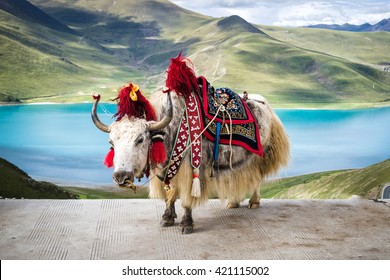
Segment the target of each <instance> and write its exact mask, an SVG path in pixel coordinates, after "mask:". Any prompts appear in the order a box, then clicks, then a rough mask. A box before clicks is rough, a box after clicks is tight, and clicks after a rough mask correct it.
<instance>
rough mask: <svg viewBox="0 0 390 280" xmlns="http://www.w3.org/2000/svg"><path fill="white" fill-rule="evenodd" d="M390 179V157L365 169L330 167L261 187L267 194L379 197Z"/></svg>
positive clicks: (280, 196) (312, 196) (280, 195)
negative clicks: (342, 169) (336, 168)
mask: <svg viewBox="0 0 390 280" xmlns="http://www.w3.org/2000/svg"><path fill="white" fill-rule="evenodd" d="M386 183H387V184H388V183H390V159H388V160H386V161H383V162H380V163H378V164H374V165H371V166H368V167H366V168H362V169H354V170H347V171H330V172H320V173H315V174H308V175H303V176H297V177H291V178H286V179H281V180H277V181H274V182H269V183H267V184H265V185H263V186H262V187H261V196H262V197H264V198H289V199H295V198H298V199H299V198H321V199H324V198H340V199H343V198H349V197H351V196H352V195H359V196H362V197H365V198H370V199H374V198H379V196H380V193H381V190H382V188H383V187H384V185H385V184H386Z"/></svg>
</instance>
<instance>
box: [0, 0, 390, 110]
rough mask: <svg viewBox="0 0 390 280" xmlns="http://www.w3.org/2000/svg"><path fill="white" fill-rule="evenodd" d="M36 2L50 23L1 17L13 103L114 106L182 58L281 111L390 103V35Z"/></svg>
mask: <svg viewBox="0 0 390 280" xmlns="http://www.w3.org/2000/svg"><path fill="white" fill-rule="evenodd" d="M19 1H23V0H18V1H17V2H19ZM8 2H10V1H8ZM11 2H12V1H11ZM31 3H33V4H34V5H36V6H37V7H38V8H40V9H41V10H42V11H43V12H45V13H47V19H45V17H44V16H42V15H41V14H40V16H39V21H36V20H35V21H33V20H31V17H27V16H24V15H23V13H22V12H20V14H17V13H16V14H12V15H11V14H10V13H7V12H5V11H1V10H0V56H1V58H2V59H1V62H0V69H1V72H0V98H3V99H4V100H12V98H17V99H20V100H22V101H27V102H31V101H60V102H66V101H84V100H90V97H89V96H90V93H91V92H92V91H98V92H100V93H102V94H103V95H104V96H103V98H106V97H107V98H108V97H110V96H112V95H115V94H116V90H117V88H118V87H120V86H122V85H123V84H124V83H125V82H127V81H135V82H138V83H139V84H140V86H141V87H142V88H143V89H144V92H145V93H150V92H153V91H154V90H156V89H157V88H158V87H159V86H162V85H163V83H164V78H165V76H164V75H165V70H166V67H167V66H168V63H169V58H171V57H173V56H176V55H177V54H178V53H179V52H180V51H183V52H184V54H185V55H187V56H189V57H190V58H191V59H192V60H193V62H194V64H195V66H196V68H197V74H198V75H203V76H205V77H206V78H208V79H209V80H210V81H211V82H212V83H213V84H214V85H215V86H216V87H218V86H228V87H231V88H232V89H233V90H235V91H237V92H241V91H244V90H246V91H248V92H250V93H259V94H262V95H264V96H266V97H267V98H268V99H269V100H270V101H271V103H272V104H273V105H274V106H277V107H337V108H346V107H347V108H351V107H367V106H375V105H390V73H389V72H387V71H383V70H382V69H383V67H387V66H388V65H389V64H390V53H389V52H388V46H389V43H390V33H389V32H380V33H352V32H340V31H330V30H319V29H308V28H291V29H287V28H277V27H269V26H255V25H252V24H250V23H248V22H246V21H245V20H243V19H242V18H240V17H238V16H231V17H226V18H220V19H216V18H211V17H207V16H203V15H200V14H197V13H194V12H191V11H188V10H185V9H182V8H180V7H178V6H176V5H174V4H173V3H171V2H169V1H167V0H143V1H137V0H117V1H105V0H96V1H87V0H71V1H67V0H52V1H45V0H31ZM49 15H50V16H49ZM49 19H50V20H49ZM51 19H55V20H56V21H58V23H59V24H63V25H65V26H67V27H68V28H70V29H71V30H72V32H65V31H60V30H59V28H58V25H55V26H54V25H53V24H51V23H50V22H51ZM51 26H53V28H50V27H51Z"/></svg>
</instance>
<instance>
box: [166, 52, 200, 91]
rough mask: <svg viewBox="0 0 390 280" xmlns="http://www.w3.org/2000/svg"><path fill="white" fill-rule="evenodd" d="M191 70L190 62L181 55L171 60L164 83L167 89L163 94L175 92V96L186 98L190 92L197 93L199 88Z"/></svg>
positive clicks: (192, 66)
mask: <svg viewBox="0 0 390 280" xmlns="http://www.w3.org/2000/svg"><path fill="white" fill-rule="evenodd" d="M193 68H194V65H193V64H192V62H191V60H189V59H188V58H186V57H182V56H181V53H179V55H178V56H177V57H176V58H171V64H170V65H169V67H168V71H167V80H166V81H165V85H166V87H167V88H168V89H167V90H165V92H168V91H175V92H176V94H178V95H180V96H184V97H186V98H187V97H188V96H189V95H190V94H191V91H193V90H196V91H198V89H199V86H198V83H197V79H196V76H195V72H194V70H193Z"/></svg>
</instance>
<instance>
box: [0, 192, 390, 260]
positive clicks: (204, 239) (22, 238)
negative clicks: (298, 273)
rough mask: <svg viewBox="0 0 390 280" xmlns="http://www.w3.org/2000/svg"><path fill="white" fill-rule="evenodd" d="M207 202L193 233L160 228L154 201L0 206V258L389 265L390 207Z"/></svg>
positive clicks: (160, 206) (352, 202)
mask: <svg viewBox="0 0 390 280" xmlns="http://www.w3.org/2000/svg"><path fill="white" fill-rule="evenodd" d="M246 205H247V201H244V202H243V203H242V207H241V208H238V209H226V208H225V207H224V205H223V204H222V203H221V202H220V201H219V200H210V201H209V202H208V203H207V204H206V205H205V206H203V207H201V208H197V209H195V210H194V212H193V217H194V220H195V230H194V233H193V234H190V235H182V234H181V229H180V226H179V222H180V218H181V215H182V214H183V212H182V209H181V207H180V203H179V202H177V205H176V210H177V212H178V216H179V219H178V221H177V223H176V225H175V226H173V227H170V228H161V227H160V226H159V221H160V217H161V215H162V214H163V211H164V208H165V207H164V203H163V202H162V201H160V200H148V199H144V200H142V199H134V200H133V199H131V200H130V199H129V200H125V199H123V200H11V199H7V200H0V259H2V260H7V259H8V260H12V259H19V260H25V259H28V260H39V259H44V260H50V259H61V260H64V259H72V260H84V259H122V260H130V259H143V260H144V259H166V260H171V259H179V260H186V259H195V260H202V259H213V260H219V259H237V260H242V259H263V260H267V259H270V260H279V259H288V260H292V259H299V260H305V259H317V260H318V259H319V260H321V259H334V260H340V259H386V260H389V259H390V205H389V204H388V203H387V204H386V203H378V202H373V201H370V200H364V199H360V198H354V199H348V200H279V199H268V200H267V199H263V200H262V204H261V206H260V208H259V209H247V208H246Z"/></svg>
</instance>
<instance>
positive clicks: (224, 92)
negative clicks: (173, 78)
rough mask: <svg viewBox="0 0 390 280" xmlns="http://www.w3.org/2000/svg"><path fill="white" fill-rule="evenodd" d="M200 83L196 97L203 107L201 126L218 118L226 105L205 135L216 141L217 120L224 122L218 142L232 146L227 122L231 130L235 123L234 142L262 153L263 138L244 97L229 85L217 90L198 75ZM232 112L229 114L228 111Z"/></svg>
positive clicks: (249, 149)
mask: <svg viewBox="0 0 390 280" xmlns="http://www.w3.org/2000/svg"><path fill="white" fill-rule="evenodd" d="M198 83H199V85H200V86H201V87H200V88H201V92H200V94H199V96H197V98H198V99H199V100H198V101H199V104H202V106H200V107H201V108H202V112H203V114H202V127H206V126H207V125H208V124H209V123H210V122H211V120H212V119H213V118H214V117H215V115H216V113H217V111H218V108H219V107H220V105H223V106H224V109H225V110H226V111H227V112H224V111H223V110H220V111H219V112H218V115H217V116H216V118H215V120H214V122H213V123H211V125H210V126H209V127H208V129H207V130H206V131H205V133H204V134H205V136H206V137H207V138H208V139H209V140H210V141H214V140H215V137H216V135H217V136H218V132H217V124H216V123H217V122H219V123H221V124H222V126H221V128H220V135H219V138H220V139H219V143H220V144H225V145H229V143H230V134H229V133H228V130H227V128H226V125H225V124H228V129H229V130H230V123H231V124H232V131H233V136H232V144H233V145H238V146H242V147H243V148H245V149H247V150H248V151H250V152H252V153H255V154H257V155H259V156H263V148H262V146H261V141H260V133H259V128H258V126H257V123H256V120H255V119H254V117H253V115H252V112H251V111H250V109H249V107H248V105H247V104H246V103H245V102H244V101H243V100H242V99H241V97H240V96H239V95H238V94H236V93H235V92H233V91H232V90H231V89H229V88H218V89H216V90H214V87H212V86H211V85H210V84H209V83H208V82H207V80H206V79H205V78H204V77H199V78H198ZM227 113H229V115H230V118H231V121H230V118H229V115H228V114H227Z"/></svg>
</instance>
